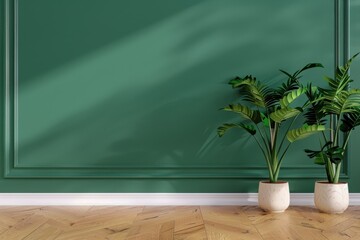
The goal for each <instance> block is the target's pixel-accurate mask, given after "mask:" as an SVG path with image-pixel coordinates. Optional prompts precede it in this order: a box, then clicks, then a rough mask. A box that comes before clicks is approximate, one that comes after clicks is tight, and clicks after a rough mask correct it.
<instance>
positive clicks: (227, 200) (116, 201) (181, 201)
mask: <svg viewBox="0 0 360 240" xmlns="http://www.w3.org/2000/svg"><path fill="white" fill-rule="evenodd" d="M290 199H291V205H293V206H295V205H298V206H311V205H313V204H314V201H313V194H312V193H292V194H291V197H290ZM0 205H149V206H150V205H257V193H0ZM350 205H360V193H350Z"/></svg>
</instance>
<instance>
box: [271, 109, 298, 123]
mask: <svg viewBox="0 0 360 240" xmlns="http://www.w3.org/2000/svg"><path fill="white" fill-rule="evenodd" d="M300 113H301V111H300V110H299V109H298V108H290V107H285V108H281V109H278V110H276V111H274V112H272V113H271V114H270V118H271V119H272V120H274V121H275V122H277V123H280V122H282V121H284V120H286V119H289V118H292V117H295V116H297V115H299V114H300Z"/></svg>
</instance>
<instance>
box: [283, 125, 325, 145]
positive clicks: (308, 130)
mask: <svg viewBox="0 0 360 240" xmlns="http://www.w3.org/2000/svg"><path fill="white" fill-rule="evenodd" d="M322 131H325V126H323V125H310V126H309V125H307V124H306V125H303V126H302V127H301V128H297V129H293V130H290V131H289V132H288V133H287V134H286V137H287V139H288V140H289V142H295V141H297V140H300V139H303V138H307V137H309V136H311V135H313V134H315V133H318V132H322Z"/></svg>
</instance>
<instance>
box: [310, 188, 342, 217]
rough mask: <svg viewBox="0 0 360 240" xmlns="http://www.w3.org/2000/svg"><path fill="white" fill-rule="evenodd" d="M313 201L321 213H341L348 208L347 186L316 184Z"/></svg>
mask: <svg viewBox="0 0 360 240" xmlns="http://www.w3.org/2000/svg"><path fill="white" fill-rule="evenodd" d="M314 201H315V206H316V207H317V209H319V210H320V211H321V212H325V213H342V212H344V211H345V210H346V209H347V208H348V206H349V190H348V184H347V183H328V182H316V183H315V193H314Z"/></svg>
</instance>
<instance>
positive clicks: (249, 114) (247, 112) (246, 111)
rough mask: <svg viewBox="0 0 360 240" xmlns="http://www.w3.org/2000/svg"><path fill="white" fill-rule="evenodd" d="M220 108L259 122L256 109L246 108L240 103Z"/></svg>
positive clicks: (259, 117) (258, 114) (259, 116)
mask: <svg viewBox="0 0 360 240" xmlns="http://www.w3.org/2000/svg"><path fill="white" fill-rule="evenodd" d="M222 110H224V111H229V112H234V113H239V114H240V115H241V116H242V117H244V118H245V119H248V120H251V121H253V122H254V123H255V124H258V123H259V122H261V115H260V112H259V111H258V110H252V109H250V108H248V107H247V106H244V105H241V104H230V105H228V106H226V107H224V108H222Z"/></svg>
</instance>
